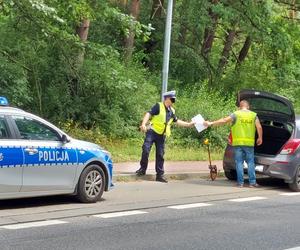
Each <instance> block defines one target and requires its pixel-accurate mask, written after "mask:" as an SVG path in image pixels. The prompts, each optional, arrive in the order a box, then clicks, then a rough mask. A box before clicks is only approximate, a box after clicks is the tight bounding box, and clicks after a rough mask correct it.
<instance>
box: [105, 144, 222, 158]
mask: <svg viewBox="0 0 300 250" xmlns="http://www.w3.org/2000/svg"><path fill="white" fill-rule="evenodd" d="M142 144H143V142H142V141H136V140H133V141H132V140H124V141H110V142H103V144H102V146H103V147H104V148H105V149H107V150H108V151H110V152H111V154H112V156H113V160H114V162H126V161H139V160H140V157H141V152H142ZM222 157H223V151H222V150H220V149H219V150H211V158H212V160H220V159H222ZM154 159H155V146H154V145H153V148H152V150H151V154H150V160H154ZM165 160H167V161H208V153H207V149H206V148H205V147H196V146H195V147H193V146H192V147H191V146H190V147H184V146H179V145H176V146H175V145H168V144H166V153H165Z"/></svg>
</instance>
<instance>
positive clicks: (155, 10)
mask: <svg viewBox="0 0 300 250" xmlns="http://www.w3.org/2000/svg"><path fill="white" fill-rule="evenodd" d="M163 9H164V0H153V3H152V11H151V16H150V19H151V20H152V19H155V18H161V17H162V13H163Z"/></svg>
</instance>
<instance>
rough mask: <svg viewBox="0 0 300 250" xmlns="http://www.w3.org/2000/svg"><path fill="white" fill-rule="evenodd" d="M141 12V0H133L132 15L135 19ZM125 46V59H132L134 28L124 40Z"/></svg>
mask: <svg viewBox="0 0 300 250" xmlns="http://www.w3.org/2000/svg"><path fill="white" fill-rule="evenodd" d="M139 14H140V0H132V2H131V6H130V15H131V16H132V17H133V18H134V20H137V19H138V17H139ZM124 43H125V44H124V47H125V55H124V57H125V61H126V62H128V61H130V59H131V57H132V52H133V48H134V32H133V31H132V30H130V31H129V35H128V37H126V38H125V42H124Z"/></svg>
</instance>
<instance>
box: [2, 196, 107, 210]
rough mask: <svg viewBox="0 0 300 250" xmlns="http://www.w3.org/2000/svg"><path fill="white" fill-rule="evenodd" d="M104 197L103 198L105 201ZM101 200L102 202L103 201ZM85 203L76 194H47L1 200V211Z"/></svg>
mask: <svg viewBox="0 0 300 250" xmlns="http://www.w3.org/2000/svg"><path fill="white" fill-rule="evenodd" d="M103 200H104V199H101V201H103ZM101 201H100V202H101ZM76 204H83V205H84V203H81V202H79V201H78V200H77V199H76V198H75V197H74V196H70V195H57V196H45V197H35V198H22V199H13V200H0V211H1V210H5V209H10V208H13V209H18V208H32V207H44V206H52V205H53V206H56V205H76Z"/></svg>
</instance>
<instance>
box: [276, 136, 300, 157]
mask: <svg viewBox="0 0 300 250" xmlns="http://www.w3.org/2000/svg"><path fill="white" fill-rule="evenodd" d="M299 146H300V139H292V140H289V141H288V142H287V143H286V144H285V145H284V146H283V148H282V150H281V152H280V154H282V155H292V154H294V153H295V151H296V150H297V149H298V148H299Z"/></svg>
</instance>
